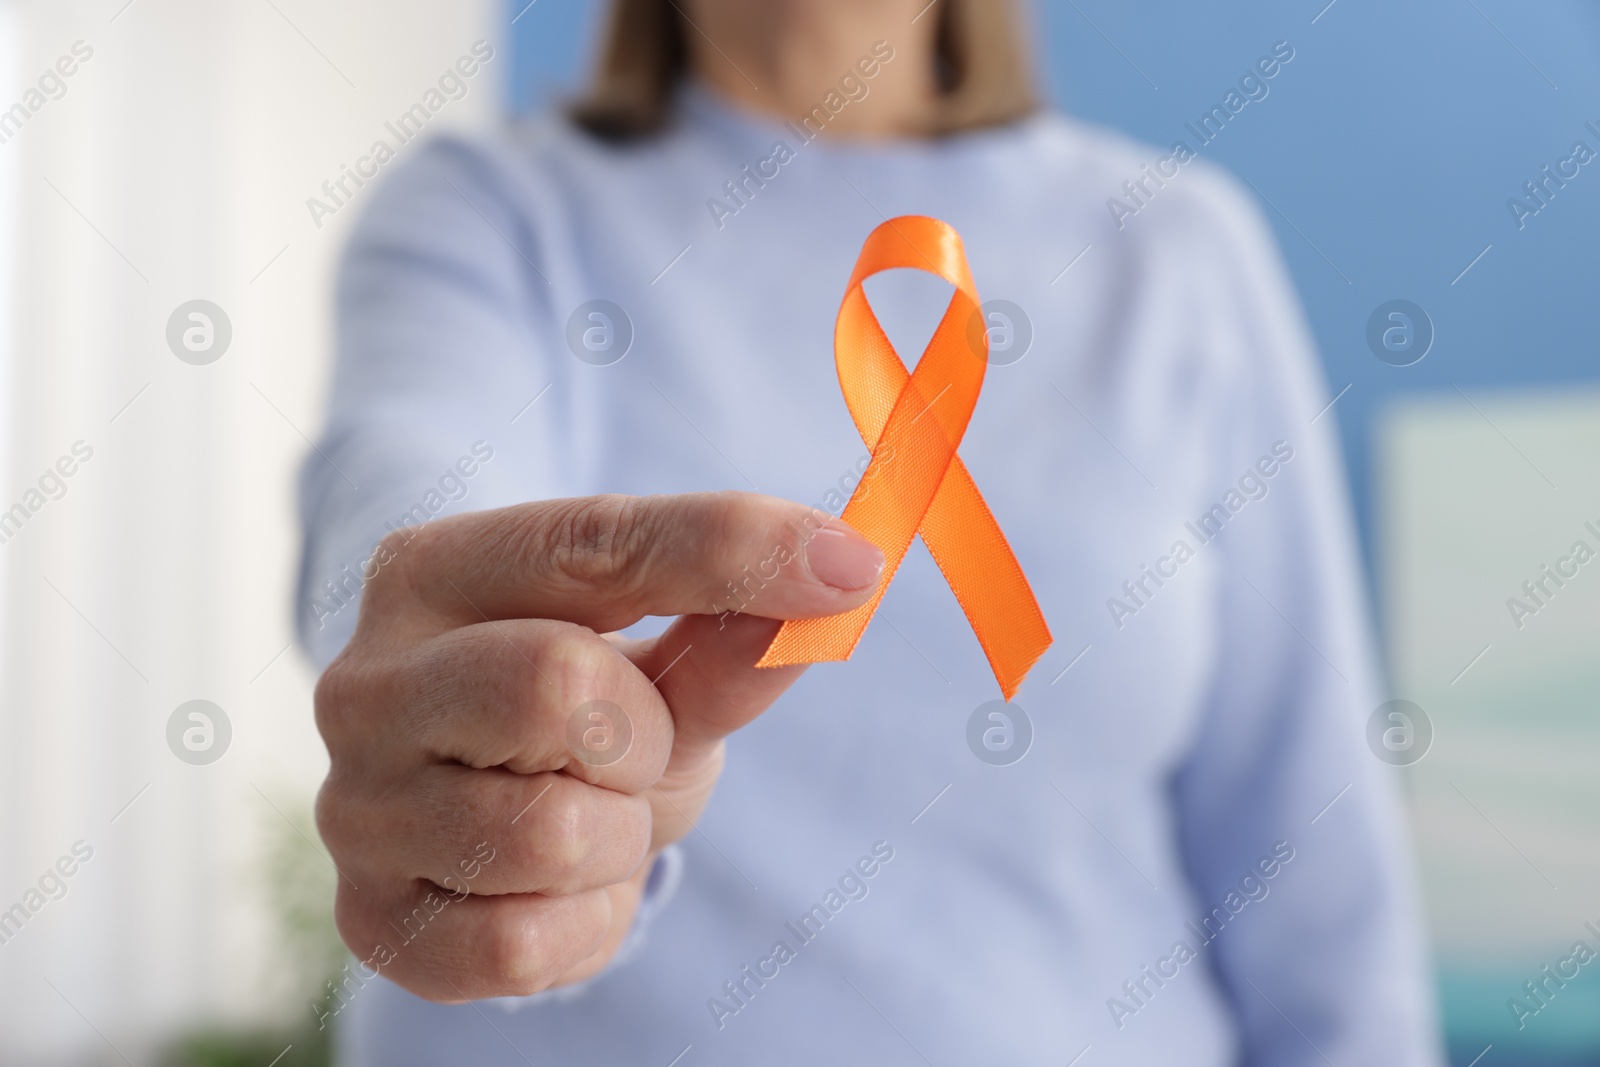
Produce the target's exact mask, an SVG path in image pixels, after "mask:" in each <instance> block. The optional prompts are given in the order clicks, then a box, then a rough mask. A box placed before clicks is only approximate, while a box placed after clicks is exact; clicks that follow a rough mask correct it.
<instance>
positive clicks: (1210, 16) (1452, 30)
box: [507, 0, 1600, 547]
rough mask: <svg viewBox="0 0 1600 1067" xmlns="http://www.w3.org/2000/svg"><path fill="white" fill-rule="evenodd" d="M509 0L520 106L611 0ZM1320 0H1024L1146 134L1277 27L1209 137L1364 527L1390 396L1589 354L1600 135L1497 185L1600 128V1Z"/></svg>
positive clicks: (1075, 67)
mask: <svg viewBox="0 0 1600 1067" xmlns="http://www.w3.org/2000/svg"><path fill="white" fill-rule="evenodd" d="M510 2H511V7H510V9H509V10H508V13H507V18H508V19H509V18H512V17H513V16H516V15H517V13H518V12H521V15H520V17H517V19H516V22H515V23H514V24H513V26H512V33H513V39H514V45H515V53H516V54H515V61H514V65H513V73H512V86H511V93H512V99H513V101H514V102H515V103H516V104H517V106H519V107H528V106H533V105H536V104H537V103H538V102H539V101H541V100H544V99H548V98H549V97H550V96H551V95H552V94H555V93H559V92H560V91H562V90H563V89H565V88H566V87H569V86H571V85H572V84H574V81H575V79H577V78H578V77H579V76H580V75H581V72H582V71H583V69H584V68H585V65H586V63H587V60H588V56H589V55H590V51H591V47H592V43H593V39H594V35H595V33H596V30H597V26H596V21H597V15H598V12H599V11H600V10H602V9H603V5H602V4H598V3H584V2H582V0H538V2H537V3H536V4H534V5H533V6H531V7H528V8H526V9H524V8H523V6H522V4H523V2H524V0H510ZM1325 4H1326V0H1310V2H1305V0H1295V2H1294V3H1282V2H1279V3H1268V2H1266V0H1236V2H1232V3H1215V2H1213V3H1207V4H1191V3H1180V2H1177V0H1159V2H1146V3H1144V4H1139V5H1136V4H1131V3H1126V2H1124V0H1042V2H1040V3H1037V4H1035V5H1034V9H1035V19H1036V22H1037V26H1038V29H1039V31H1040V32H1039V39H1040V40H1041V42H1042V49H1041V50H1042V56H1043V65H1044V68H1045V71H1044V74H1045V81H1046V84H1047V86H1048V88H1049V90H1050V94H1051V96H1052V98H1053V99H1054V100H1055V101H1056V102H1057V103H1058V104H1060V105H1061V106H1062V107H1064V108H1066V109H1067V110H1069V111H1071V112H1073V113H1074V114H1076V115H1078V116H1080V117H1082V118H1086V119H1089V120H1092V121H1095V122H1100V123H1104V124H1106V125H1109V126H1114V127H1117V128H1119V129H1122V130H1125V131H1127V132H1129V133H1130V134H1132V135H1134V136H1136V137H1139V138H1141V139H1143V140H1146V141H1149V142H1150V143H1152V144H1154V145H1158V146H1167V145H1170V144H1171V143H1172V141H1173V140H1174V139H1177V138H1179V137H1183V138H1185V139H1189V140H1192V138H1190V137H1189V136H1188V135H1187V133H1186V131H1185V130H1184V128H1183V126H1184V123H1185V122H1186V121H1189V120H1191V119H1196V118H1198V116H1199V115H1200V114H1202V113H1203V112H1205V111H1207V110H1209V109H1210V107H1211V106H1212V105H1213V104H1216V103H1219V102H1221V100H1222V97H1223V95H1224V94H1225V93H1226V92H1227V91H1228V90H1229V89H1230V88H1232V87H1233V86H1234V84H1235V83H1236V82H1237V80H1238V78H1239V77H1240V76H1241V75H1242V74H1243V73H1244V72H1245V71H1246V69H1247V68H1248V67H1249V66H1250V64H1251V63H1253V62H1254V61H1255V59H1256V58H1257V57H1258V56H1261V55H1263V54H1265V53H1266V52H1268V51H1269V49H1270V48H1271V46H1272V45H1273V43H1274V42H1276V41H1280V40H1287V41H1288V42H1289V43H1290V44H1291V45H1292V46H1293V47H1294V49H1295V58H1294V60H1293V61H1292V62H1291V63H1290V64H1289V65H1288V66H1286V67H1285V68H1284V69H1283V70H1282V72H1281V73H1280V74H1279V75H1278V76H1277V77H1276V78H1274V79H1273V80H1272V81H1271V82H1270V83H1269V86H1270V90H1271V91H1270V94H1269V95H1268V96H1267V97H1266V98H1265V99H1263V100H1260V101H1258V102H1255V103H1251V104H1249V105H1248V106H1247V107H1246V108H1245V109H1244V111H1243V112H1242V113H1241V114H1239V115H1238V116H1237V117H1236V118H1235V119H1234V120H1233V121H1232V122H1231V123H1230V124H1229V125H1228V127H1227V128H1226V129H1225V130H1224V131H1223V133H1222V135H1221V136H1219V137H1218V138H1217V139H1216V140H1215V141H1214V142H1213V143H1212V144H1211V145H1209V146H1207V147H1206V148H1205V150H1204V154H1205V155H1206V156H1207V157H1208V158H1210V159H1212V160H1215V161H1217V162H1219V163H1221V164H1223V165H1224V166H1227V167H1228V168H1230V169H1231V170H1233V171H1234V172H1235V173H1236V174H1239V175H1241V176H1243V177H1245V178H1247V179H1248V180H1249V181H1250V182H1251V183H1253V184H1254V185H1255V186H1256V187H1257V189H1258V190H1259V191H1260V193H1261V194H1263V195H1264V196H1265V197H1267V198H1269V199H1270V201H1271V205H1276V207H1275V208H1274V207H1273V206H1271V205H1269V204H1267V203H1266V202H1263V204H1262V208H1263V210H1264V211H1265V212H1266V214H1267V217H1268V218H1269V219H1270V220H1271V222H1272V224H1273V225H1274V227H1275V228H1276V230H1277V233H1278V239H1279V242H1280V243H1281V245H1282V247H1283V249H1284V252H1285V254H1286V256H1287V258H1288V261H1289V265H1290V268H1291V270H1292V271H1293V272H1294V276H1295V281H1296V282H1297V283H1298V285H1299V289H1300V293H1301V295H1302V298H1303V299H1304V301H1305V304H1306V308H1307V312H1308V314H1309V316H1310V319H1311V323H1312V327H1313V329H1314V330H1315V332H1316V335H1317V339H1318V341H1319V343H1320V345H1321V349H1322V354H1323V359H1324V362H1325V364H1326V367H1327V376H1328V380H1329V384H1330V390H1331V391H1332V392H1338V391H1339V390H1340V389H1342V388H1343V387H1344V386H1345V385H1346V384H1350V385H1351V389H1350V391H1349V392H1348V393H1346V394H1345V395H1344V397H1343V399H1341V400H1340V401H1339V403H1338V405H1337V407H1336V408H1335V409H1334V414H1335V415H1336V416H1337V418H1338V421H1339V426H1340V428H1341V431H1342V433H1343V435H1344V439H1345V445H1346V449H1347V456H1348V458H1349V464H1350V470H1351V476H1352V480H1353V482H1354V489H1355V496H1356V501H1357V507H1358V508H1359V510H1360V514H1361V519H1362V526H1363V531H1364V533H1365V535H1366V539H1367V543H1368V545H1369V547H1370V543H1371V524H1372V508H1371V486H1372V478H1371V467H1372V454H1371V452H1372V449H1371V442H1372V429H1373V423H1374V417H1375V415H1376V414H1377V412H1378V410H1379V409H1380V407H1381V405H1382V404H1383V403H1384V401H1385V400H1386V399H1387V398H1389V397H1391V396H1393V395H1395V394H1399V393H1402V392H1412V391H1424V392H1442V393H1444V394H1447V395H1450V396H1452V397H1453V396H1455V392H1454V389H1453V388H1452V386H1457V387H1460V388H1461V389H1462V390H1463V391H1464V392H1466V393H1467V394H1468V395H1469V396H1471V395H1473V392H1474V390H1481V389H1486V388H1504V387H1525V386H1526V387H1532V386H1544V387H1552V386H1560V385H1562V384H1568V383H1576V382H1583V381H1592V380H1594V379H1596V378H1597V377H1600V351H1597V349H1600V346H1597V344H1596V340H1597V336H1600V335H1597V327H1600V299H1596V296H1597V294H1596V293H1595V291H1594V290H1595V286H1596V282H1597V280H1600V270H1597V269H1596V265H1595V259H1596V257H1595V250H1596V248H1597V247H1600V243H1597V239H1600V210H1597V207H1600V159H1597V160H1596V161H1595V162H1594V163H1592V164H1590V165H1589V166H1586V167H1583V168H1582V169H1581V170H1580V172H1579V175H1578V177H1577V178H1575V179H1573V180H1572V181H1571V182H1569V183H1568V185H1567V187H1566V188H1565V189H1563V190H1561V191H1560V192H1559V193H1558V194H1557V195H1556V196H1555V197H1554V198H1552V200H1551V202H1550V204H1549V206H1548V207H1546V208H1544V209H1542V210H1541V211H1540V212H1539V213H1538V214H1537V215H1536V216H1534V217H1532V218H1529V219H1526V220H1525V223H1526V225H1525V227H1524V228H1523V229H1521V230H1519V229H1518V227H1517V224H1516V221H1515V220H1514V219H1513V217H1512V214H1511V212H1510V211H1509V210H1508V208H1507V206H1506V201H1507V199H1508V198H1509V197H1511V196H1512V195H1515V194H1518V193H1520V192H1521V189H1522V184H1523V183H1524V182H1526V181H1528V180H1530V179H1534V178H1537V177H1539V176H1540V174H1539V172H1540V168H1541V167H1543V166H1544V165H1545V164H1550V165H1551V166H1552V167H1553V166H1554V165H1555V164H1556V162H1557V161H1558V160H1559V159H1561V158H1563V157H1565V156H1567V155H1569V154H1570V151H1571V147H1572V143H1573V142H1574V141H1575V140H1578V139H1580V138H1581V139H1583V140H1586V141H1587V142H1588V143H1589V145H1590V147H1592V148H1594V149H1595V150H1596V151H1597V152H1600V134H1597V133H1594V132H1592V131H1589V130H1587V129H1585V125H1584V124H1585V122H1586V121H1593V122H1594V124H1595V126H1596V128H1597V129H1600V4H1596V3H1594V2H1593V0H1588V2H1581V0H1544V2H1541V3H1539V4H1528V3H1519V2H1517V0H1385V2H1384V3H1378V2H1375V0H1335V2H1334V3H1333V4H1332V6H1331V7H1326V9H1324V7H1325ZM1319 13H1320V15H1319ZM1314 18H1315V19H1316V21H1315V22H1314V23H1313V21H1312V20H1313V19H1314ZM1280 212H1281V214H1280ZM1290 220H1292V222H1291V221H1290ZM1491 245H1492V248H1490V251H1489V252H1488V253H1487V254H1486V255H1484V256H1483V258H1482V259H1481V260H1479V261H1478V263H1477V264H1476V266H1473V267H1472V269H1471V270H1470V271H1468V272H1467V273H1466V275H1465V276H1464V277H1462V278H1461V279H1460V281H1458V282H1456V283H1455V284H1454V285H1452V284H1451V283H1452V280H1453V279H1455V278H1456V277H1457V275H1459V274H1460V272H1461V271H1462V270H1463V269H1464V268H1466V267H1467V265H1468V264H1469V263H1471V262H1472V260H1473V258H1474V257H1475V256H1477V255H1478V254H1479V253H1480V252H1481V251H1483V249H1484V248H1485V247H1488V246H1491ZM1395 298H1403V299H1409V300H1411V301H1414V302H1416V303H1417V304H1420V305H1421V306H1422V307H1423V308H1424V309H1425V310H1426V311H1427V312H1428V314H1429V316H1430V317H1431V319H1432V320H1433V323H1434V327H1435V340H1434V343H1433V347H1432V350H1431V351H1430V352H1429V353H1428V355H1427V357H1426V358H1424V359H1423V360H1422V361H1421V362H1419V363H1416V364H1414V365H1412V366H1408V367H1395V366H1390V365H1388V364H1386V363H1383V362H1381V361H1379V360H1378V359H1377V358H1376V357H1375V356H1374V355H1373V353H1372V352H1371V350H1370V349H1369V348H1368V346H1367V343H1366V339H1365V334H1366V323H1367V319H1368V317H1369V315H1370V314H1371V313H1372V311H1373V310H1374V309H1375V308H1376V307H1377V306H1378V305H1379V304H1382V303H1384V302H1386V301H1388V300H1391V299H1395ZM1458 399H1459V398H1458Z"/></svg>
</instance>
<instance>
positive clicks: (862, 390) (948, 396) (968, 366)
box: [757, 215, 1051, 700]
mask: <svg viewBox="0 0 1600 1067" xmlns="http://www.w3.org/2000/svg"><path fill="white" fill-rule="evenodd" d="M902 267H908V268H911V269H914V270H921V271H926V272H927V273H930V274H935V275H937V276H939V277H940V278H943V279H944V280H945V281H947V282H949V283H950V284H951V285H953V286H955V292H954V293H953V294H951V297H950V304H949V306H948V307H947V308H945V313H944V316H943V318H941V319H940V321H939V326H938V328H937V329H936V330H935V331H934V334H933V337H932V339H931V340H930V341H929V342H928V347H927V348H926V349H925V350H924V351H923V353H922V358H921V359H920V360H919V361H918V362H917V367H916V370H914V371H911V372H907V370H906V368H905V364H904V363H902V362H901V360H900V357H899V355H898V354H897V353H896V352H895V350H894V346H893V345H891V344H890V343H889V338H888V337H887V336H886V335H885V334H884V332H883V327H882V326H880V325H879V323H878V319H877V316H876V315H874V314H873V312H872V308H871V306H870V305H869V304H868V303H867V298H866V294H865V293H864V292H863V290H862V283H863V282H864V281H865V280H866V279H867V278H869V277H871V276H872V275H874V274H878V273H880V272H882V271H886V270H893V269H896V268H902ZM981 314H982V311H981V310H980V302H979V300H978V290H977V287H976V286H975V285H974V284H973V281H972V273H971V270H970V268H969V267H968V265H967V257H966V252H965V251H964V250H963V248H962V244H961V236H960V234H958V233H956V231H955V229H954V227H952V226H950V225H949V224H948V223H945V222H941V221H940V220H938V219H932V218H926V217H923V216H920V215H907V216H902V217H900V218H896V219H890V220H889V221H887V222H885V223H884V224H883V225H881V226H879V227H878V228H877V229H875V230H873V231H872V233H871V234H870V235H869V236H868V237H867V240H866V242H865V244H864V245H863V246H862V249H861V255H860V256H859V257H858V258H857V260H856V266H855V270H854V271H853V272H852V273H851V275H850V285H849V287H848V288H847V289H846V290H845V295H844V301H843V303H841V305H840V307H839V317H838V320H837V322H836V323H835V326H834V335H833V348H834V361H835V363H836V365H837V367H838V371H839V386H840V389H841V391H842V392H843V393H844V399H845V403H846V405H848V407H849V409H850V416H851V418H852V419H854V421H855V424H856V429H857V431H858V432H859V433H860V434H861V439H862V440H863V441H865V442H866V443H867V446H868V447H869V448H870V449H871V450H872V460H871V462H870V463H869V464H868V466H867V469H866V471H865V472H864V473H863V474H862V476H861V482H860V484H858V485H857V486H856V489H855V492H854V493H853V494H852V495H851V497H850V501H849V503H848V504H846V505H845V509H844V513H843V514H842V515H841V516H840V517H841V518H842V519H843V520H844V521H845V522H847V523H849V524H850V526H851V527H853V528H854V529H855V530H857V531H859V532H860V533H861V535H862V536H864V537H866V538H867V539H868V540H870V541H872V542H873V543H874V544H876V545H877V546H878V547H879V548H880V549H882V550H883V555H884V573H883V580H882V582H881V583H880V585H879V586H878V591H877V593H875V594H874V595H873V597H872V599H871V600H870V601H868V602H867V603H865V604H863V605H862V606H861V607H859V608H856V609H855V610H854V611H848V612H845V613H844V614H842V615H834V616H831V617H829V618H825V619H797V620H791V621H789V622H785V623H784V624H783V626H782V627H781V628H780V629H779V630H778V634H777V636H776V637H774V638H773V641H772V644H771V646H769V647H768V649H767V652H766V655H764V656H763V657H762V658H761V661H760V663H758V664H757V666H760V667H779V666H783V665H786V664H792V663H820V662H824V661H829V660H842V659H848V658H849V657H850V654H851V653H852V652H853V651H855V647H856V645H857V644H858V643H859V642H860V640H861V635H862V634H863V633H865V632H866V628H867V623H868V622H870V621H871V619H872V615H873V613H874V612H875V611H877V609H878V603H879V601H881V600H882V599H883V594H884V591H885V590H887V589H888V587H889V582H890V581H892V580H893V578H894V574H895V571H896V570H897V569H898V568H899V566H900V561H901V560H902V559H904V558H905V554H906V551H907V549H909V548H910V547H911V539H912V538H913V537H915V536H917V535H918V534H921V536H922V540H923V543H924V544H926V545H927V546H928V551H929V553H930V554H931V555H932V556H933V559H934V562H935V563H937V564H938V566H939V570H940V571H941V572H942V573H943V574H944V576H945V580H946V581H947V582H949V584H950V589H951V591H952V592H954V593H955V595H956V600H957V601H958V602H959V603H960V604H961V608H962V610H963V611H964V612H966V616H967V620H968V621H969V622H970V623H971V625H972V630H973V632H974V633H975V634H976V635H977V637H978V642H979V644H981V645H982V646H983V651H984V654H985V655H986V656H987V657H988V659H989V666H990V667H991V668H992V669H993V670H994V675H995V680H996V681H997V682H999V683H1000V691H1001V693H1002V694H1004V696H1005V698H1006V699H1007V700H1010V699H1011V698H1012V697H1013V696H1014V695H1015V694H1016V691H1017V689H1018V688H1019V687H1020V686H1021V685H1022V680H1023V678H1024V677H1025V676H1026V675H1027V673H1028V671H1029V669H1030V668H1032V666H1033V665H1034V663H1035V662H1037V661H1038V659H1039V657H1040V656H1042V655H1043V654H1044V652H1045V650H1046V649H1048V648H1049V647H1050V642H1051V637H1050V631H1049V628H1048V627H1047V626H1046V625H1045V621H1044V615H1043V614H1042V613H1041V612H1040V610H1039V604H1038V601H1037V600H1035V599H1034V596H1033V591H1032V590H1031V589H1030V588H1029V587H1028V579H1027V578H1026V576H1024V575H1023V573H1022V566H1021V564H1019V563H1018V562H1017V559H1016V556H1015V555H1014V554H1013V553H1012V551H1011V546H1010V545H1008V544H1007V543H1006V539H1005V535H1004V534H1002V533H1001V532H1000V526H999V524H998V523H996V522H995V520H994V516H993V515H992V514H991V513H990V511H989V506H988V505H987V504H985V503H984V500H983V496H982V495H981V494H980V493H979V492H978V487H977V485H976V484H974V483H973V481H972V476H971V475H970V474H968V473H967V468H966V466H965V465H964V464H963V463H962V462H961V458H960V457H959V456H958V455H956V449H957V448H958V447H959V446H960V444H961V438H962V437H963V436H964V435H965V434H966V431H967V423H968V422H969V420H970V419H971V418H972V412H973V409H974V408H976V406H977V403H978V394H979V393H980V392H981V391H982V389H983V375H984V371H985V370H986V369H987V367H988V359H987V356H988V334H987V331H982V330H980V331H979V333H980V335H981V336H982V350H981V351H974V348H973V347H972V345H971V342H970V341H969V334H968V329H967V327H968V325H969V323H971V322H972V321H973V320H974V316H979V315H981Z"/></svg>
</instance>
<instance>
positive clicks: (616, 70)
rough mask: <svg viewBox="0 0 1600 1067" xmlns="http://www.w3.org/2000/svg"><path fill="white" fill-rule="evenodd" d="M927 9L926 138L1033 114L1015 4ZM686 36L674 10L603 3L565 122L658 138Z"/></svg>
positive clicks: (667, 3)
mask: <svg viewBox="0 0 1600 1067" xmlns="http://www.w3.org/2000/svg"><path fill="white" fill-rule="evenodd" d="M937 2H938V5H939V6H938V8H937V10H936V14H937V16H938V18H939V26H938V31H937V34H936V45H935V47H936V48H937V50H938V56H937V65H938V71H939V79H940V86H939V103H938V108H937V112H936V118H935V120H934V125H933V129H931V130H930V131H929V132H930V133H933V134H949V133H959V132H961V131H964V130H976V129H983V128H984V127H988V126H1000V125H1004V124H1006V123H1009V122H1013V121H1015V120H1017V119H1019V118H1022V117H1024V116H1026V115H1028V114H1030V113H1032V112H1033V111H1034V110H1035V109H1036V108H1037V107H1038V106H1039V104H1038V98H1037V96H1036V95H1035V93H1034V84H1033V64H1032V62H1031V57H1030V55H1029V54H1028V49H1027V46H1026V44H1025V43H1024V35H1023V32H1022V25H1021V16H1020V14H1019V12H1018V10H1017V3H1016V0H937ZM689 32H692V31H690V29H689V26H688V24H687V20H686V19H685V17H684V15H683V13H682V11H681V10H680V9H679V7H678V3H677V2H676V0H612V2H611V12H610V16H609V18H608V20H607V23H606V30H605V37H604V41H603V43H602V46H601V51H600V59H599V63H598V64H597V66H596V68H595V72H594V76H593V78H592V79H591V81H590V84H589V87H588V89H587V90H586V91H585V93H584V94H583V95H582V96H581V97H579V98H578V99H577V100H576V101H575V102H574V103H573V104H572V105H571V108H570V114H571V116H572V119H573V120H574V121H575V122H577V123H578V125H580V126H582V127H583V128H584V129H586V130H588V131H589V132H590V133H592V134H594V135H595V136H597V137H601V138H604V139H606V140H611V141H626V140H633V139H636V138H641V137H648V136H650V135H651V134H654V133H658V132H659V131H661V130H662V129H663V128H665V127H666V125H667V122H668V120H669V118H670V115H671V108H672V96H673V92H674V90H675V89H676V88H677V86H678V83H679V82H681V81H682V80H683V79H684V78H685V77H687V75H688V73H689V48H688V41H687V35H688V33H689ZM890 43H891V44H892V43H893V42H890ZM841 73H846V72H841Z"/></svg>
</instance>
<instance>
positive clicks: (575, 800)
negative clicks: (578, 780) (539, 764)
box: [535, 796, 593, 895]
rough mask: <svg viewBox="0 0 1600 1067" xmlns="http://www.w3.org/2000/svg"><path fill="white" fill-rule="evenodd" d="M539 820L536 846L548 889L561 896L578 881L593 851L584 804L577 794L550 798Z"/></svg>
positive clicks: (586, 806) (570, 889)
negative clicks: (550, 802) (548, 804)
mask: <svg viewBox="0 0 1600 1067" xmlns="http://www.w3.org/2000/svg"><path fill="white" fill-rule="evenodd" d="M551 800H552V801H554V803H552V804H551V805H550V806H549V807H548V808H546V809H545V812H544V815H543V817H542V818H541V819H540V820H539V831H538V839H537V841H536V845H535V847H536V848H537V849H538V854H539V858H540V866H542V867H543V868H544V873H545V877H544V880H545V881H546V882H548V883H549V888H550V891H552V892H554V893H556V894H557V895H565V894H566V893H569V892H571V891H572V889H573V887H574V886H575V885H576V883H578V882H579V881H581V880H582V874H583V870H584V867H585V866H586V865H587V863H588V860H589V857H590V855H591V853H592V851H593V849H592V846H591V842H590V841H589V835H588V823H589V820H588V811H587V808H588V805H587V804H585V803H584V802H583V800H582V799H580V797H579V796H568V797H563V798H561V799H559V800H557V799H556V798H554V797H552V798H551Z"/></svg>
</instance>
